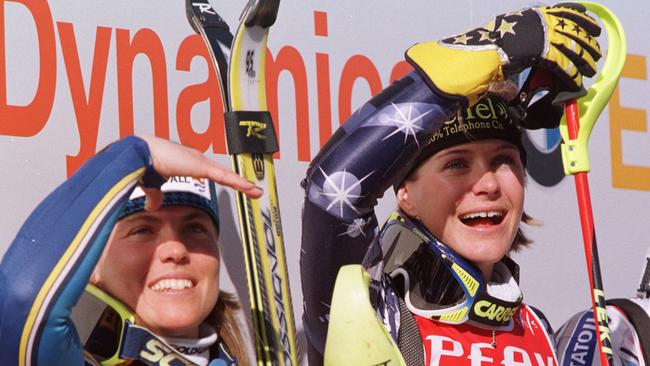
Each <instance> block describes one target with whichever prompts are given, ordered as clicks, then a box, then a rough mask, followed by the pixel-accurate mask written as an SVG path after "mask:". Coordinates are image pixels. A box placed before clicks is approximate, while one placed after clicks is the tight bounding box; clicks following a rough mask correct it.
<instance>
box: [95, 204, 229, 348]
mask: <svg viewBox="0 0 650 366" xmlns="http://www.w3.org/2000/svg"><path fill="white" fill-rule="evenodd" d="M91 281H92V282H93V283H95V284H96V285H98V286H99V287H101V288H102V289H104V290H105V291H107V292H108V293H109V294H111V295H112V296H114V297H116V298H117V299H119V300H121V301H122V302H124V303H125V304H126V305H127V306H129V307H130V308H131V309H132V310H133V311H134V312H135V314H136V317H137V319H138V322H139V323H142V325H144V326H146V327H147V328H149V329H150V330H152V331H154V332H155V333H158V334H159V335H162V336H175V337H197V336H198V328H199V325H200V324H201V323H202V322H203V321H204V320H205V318H206V317H207V316H208V314H209V313H210V311H211V310H212V308H213V307H214V305H215V304H216V302H217V296H218V295H219V253H218V248H217V232H216V228H215V226H214V223H213V222H212V220H211V219H210V217H209V216H208V215H207V214H205V213H204V212H203V211H201V210H198V209H195V208H190V207H183V206H175V207H165V208H161V209H159V210H156V211H153V212H147V211H143V212H140V213H136V214H133V215H130V216H127V217H125V218H124V219H122V220H120V221H118V222H117V224H116V225H115V228H114V229H113V232H112V233H111V237H110V238H109V241H108V244H107V247H106V249H105V250H104V253H103V255H102V257H101V259H100V261H99V263H98V264H97V267H96V268H95V272H94V273H93V277H92V279H91Z"/></svg>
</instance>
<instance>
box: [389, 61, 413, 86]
mask: <svg viewBox="0 0 650 366" xmlns="http://www.w3.org/2000/svg"><path fill="white" fill-rule="evenodd" d="M411 71H413V66H411V64H409V63H408V62H406V61H400V62H398V63H396V64H395V66H393V70H392V71H391V72H390V81H389V83H392V82H393V81H395V80H399V79H401V78H402V77H403V76H404V75H406V74H408V73H409V72H411Z"/></svg>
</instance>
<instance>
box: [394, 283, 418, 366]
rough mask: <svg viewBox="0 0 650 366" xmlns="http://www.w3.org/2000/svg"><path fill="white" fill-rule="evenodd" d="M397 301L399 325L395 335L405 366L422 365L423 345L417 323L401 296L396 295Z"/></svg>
mask: <svg viewBox="0 0 650 366" xmlns="http://www.w3.org/2000/svg"><path fill="white" fill-rule="evenodd" d="M397 299H398V301H399V316H400V326H399V333H398V335H397V345H398V347H399V350H400V352H401V353H402V357H404V362H406V366H424V349H423V347H424V345H423V344H422V337H421V336H420V330H419V329H418V324H417V323H416V322H415V319H413V315H412V314H411V312H410V311H409V309H408V307H406V303H405V302H404V299H402V297H401V296H398V297H397Z"/></svg>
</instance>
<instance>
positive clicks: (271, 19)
mask: <svg viewBox="0 0 650 366" xmlns="http://www.w3.org/2000/svg"><path fill="white" fill-rule="evenodd" d="M248 7H249V8H250V9H249V11H248V12H247V15H246V20H245V23H244V24H246V26H247V27H253V26H259V27H262V28H268V27H270V26H272V25H273V24H274V23H275V20H276V19H277V17H278V9H279V8H280V0H250V1H249V2H248Z"/></svg>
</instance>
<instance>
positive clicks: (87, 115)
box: [57, 22, 111, 176]
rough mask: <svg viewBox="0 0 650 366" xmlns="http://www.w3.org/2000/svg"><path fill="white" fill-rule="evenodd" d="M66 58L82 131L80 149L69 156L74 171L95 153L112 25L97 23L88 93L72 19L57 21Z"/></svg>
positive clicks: (68, 165)
mask: <svg viewBox="0 0 650 366" xmlns="http://www.w3.org/2000/svg"><path fill="white" fill-rule="evenodd" d="M57 28H58V30H59V38H60V39H61V51H62V53H63V62H64V64H65V70H66V72H67V74H68V85H69V86H70V95H71V96H72V105H73V107H74V113H75V117H76V119H77V129H78V131H79V153H78V154H77V155H76V156H75V155H67V156H66V172H67V174H68V176H71V175H72V174H74V172H76V171H77V169H79V167H80V166H81V164H83V163H84V162H85V161H86V160H88V159H89V158H90V157H92V156H93V155H94V154H95V149H96V148H97V134H98V132H99V116H100V114H101V111H102V99H103V97H104V82H105V81H106V65H107V64H108V50H109V47H110V42H111V28H106V27H97V33H96V35H95V51H94V54H93V63H92V71H91V73H90V82H89V84H88V93H87V94H86V88H85V87H84V81H83V76H82V74H81V65H80V64H79V51H78V50H77V42H76V40H75V35H74V27H73V25H72V24H71V23H61V22H59V23H57Z"/></svg>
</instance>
